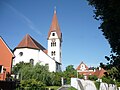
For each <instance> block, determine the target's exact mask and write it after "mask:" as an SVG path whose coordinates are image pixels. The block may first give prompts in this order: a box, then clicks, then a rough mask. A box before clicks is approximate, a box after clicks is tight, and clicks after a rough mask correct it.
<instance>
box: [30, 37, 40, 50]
mask: <svg viewBox="0 0 120 90" xmlns="http://www.w3.org/2000/svg"><path fill="white" fill-rule="evenodd" d="M29 37H30V39H31V41H32V42H33V44H34V45H35V46H36V47H37V48H39V47H38V46H37V45H36V44H35V42H34V41H33V40H34V39H33V38H32V37H31V36H30V35H29ZM39 49H40V48H39Z"/></svg>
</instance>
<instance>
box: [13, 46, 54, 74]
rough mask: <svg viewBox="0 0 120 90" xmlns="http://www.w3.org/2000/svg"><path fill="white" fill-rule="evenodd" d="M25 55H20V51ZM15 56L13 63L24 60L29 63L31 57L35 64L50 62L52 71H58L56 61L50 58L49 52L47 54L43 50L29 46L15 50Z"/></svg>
mask: <svg viewBox="0 0 120 90" xmlns="http://www.w3.org/2000/svg"><path fill="white" fill-rule="evenodd" d="M21 52H22V53H23V55H20V53H21ZM14 55H15V58H14V60H13V65H16V64H17V63H19V62H22V61H24V62H25V63H29V62H30V59H33V60H34V65H35V64H36V63H38V62H40V63H41V64H42V65H45V64H48V65H49V70H50V72H52V71H54V72H56V63H55V61H54V60H53V59H52V58H50V57H49V56H48V55H47V54H45V53H44V52H43V51H42V50H36V49H29V48H20V49H16V50H15V51H14Z"/></svg>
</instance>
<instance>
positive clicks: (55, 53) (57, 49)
mask: <svg viewBox="0 0 120 90" xmlns="http://www.w3.org/2000/svg"><path fill="white" fill-rule="evenodd" d="M47 39H48V55H49V56H50V57H51V58H53V59H54V60H55V61H56V62H57V63H58V65H56V68H58V67H59V66H60V65H61V63H62V62H61V43H62V33H61V31H60V27H59V24H58V19H57V15H56V9H54V15H53V19H52V23H51V26H50V29H49V32H48V38H47Z"/></svg>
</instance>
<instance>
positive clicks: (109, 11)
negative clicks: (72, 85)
mask: <svg viewBox="0 0 120 90" xmlns="http://www.w3.org/2000/svg"><path fill="white" fill-rule="evenodd" d="M87 1H88V2H89V5H91V6H93V7H94V9H95V10H94V13H95V15H94V17H95V19H97V20H101V21H102V22H101V24H100V27H99V29H101V31H102V32H103V35H104V36H105V38H106V39H107V40H108V42H109V44H110V47H111V55H110V56H105V58H106V59H107V60H108V61H109V63H107V64H106V65H105V64H101V67H103V68H104V69H105V70H109V73H108V74H107V75H108V76H110V78H112V79H116V80H118V81H120V77H119V76H120V73H119V72H120V64H119V63H120V0H87ZM112 67H115V68H116V70H115V72H113V69H114V68H112ZM111 68H112V70H111ZM112 72H113V74H112Z"/></svg>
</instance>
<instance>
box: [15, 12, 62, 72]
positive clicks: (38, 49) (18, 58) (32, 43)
mask: <svg viewBox="0 0 120 90" xmlns="http://www.w3.org/2000/svg"><path fill="white" fill-rule="evenodd" d="M47 41H48V49H46V48H44V47H43V46H42V45H41V44H40V43H38V42H37V41H36V40H35V39H34V38H33V37H31V36H30V35H29V34H26V35H25V37H24V38H23V39H22V41H21V42H20V43H19V44H18V46H17V47H15V49H14V55H15V58H14V60H13V66H14V65H16V64H17V63H19V62H22V61H24V62H26V63H31V64H33V65H35V64H36V63H40V64H42V65H48V67H49V71H50V72H59V71H61V65H62V62H61V45H62V33H61V31H60V27H59V24H58V19H57V15H56V10H54V15H53V19H52V23H51V26H50V29H49V31H48V37H47Z"/></svg>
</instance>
